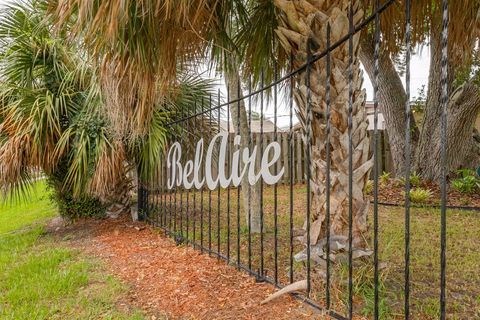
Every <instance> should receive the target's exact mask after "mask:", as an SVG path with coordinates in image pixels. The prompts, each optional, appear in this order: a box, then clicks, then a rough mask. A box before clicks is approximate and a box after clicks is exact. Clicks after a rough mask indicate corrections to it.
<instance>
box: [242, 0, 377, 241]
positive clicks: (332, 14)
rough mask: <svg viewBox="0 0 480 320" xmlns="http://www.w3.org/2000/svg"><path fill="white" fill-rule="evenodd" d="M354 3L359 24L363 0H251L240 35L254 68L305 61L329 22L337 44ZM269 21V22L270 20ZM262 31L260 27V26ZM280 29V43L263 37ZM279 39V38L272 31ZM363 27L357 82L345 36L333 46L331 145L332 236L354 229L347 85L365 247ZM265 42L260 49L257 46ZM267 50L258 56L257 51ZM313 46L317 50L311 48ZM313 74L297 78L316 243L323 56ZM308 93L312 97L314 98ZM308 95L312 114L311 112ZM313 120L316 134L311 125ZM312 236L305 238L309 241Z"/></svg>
mask: <svg viewBox="0 0 480 320" xmlns="http://www.w3.org/2000/svg"><path fill="white" fill-rule="evenodd" d="M350 4H351V5H352V15H353V24H354V25H357V24H358V23H359V21H360V20H361V19H362V18H363V16H364V11H363V10H362V6H361V1H353V3H352V2H351V1H347V0H335V1H307V0H304V1H290V0H273V1H269V0H264V1H260V0H258V1H251V8H252V9H251V13H250V16H251V19H253V20H252V21H250V22H249V26H250V27H247V30H246V31H245V32H244V33H243V34H242V35H241V36H240V42H241V43H242V45H243V46H244V50H245V52H246V57H247V60H248V62H247V65H248V67H247V68H248V69H249V70H251V71H252V72H254V73H256V74H259V73H260V72H261V71H260V70H261V69H264V68H265V67H267V68H268V66H270V69H271V68H272V67H271V66H272V64H273V62H272V59H271V58H270V57H275V58H276V60H277V63H278V61H280V65H282V62H283V66H284V67H285V65H286V64H285V63H284V61H285V60H286V57H288V56H289V55H291V56H292V57H293V61H292V62H293V67H294V68H299V67H301V66H303V65H304V64H305V63H307V58H308V56H309V55H312V54H315V53H317V52H322V51H324V50H326V48H327V28H328V26H331V38H330V43H331V44H333V43H335V42H337V41H339V40H340V39H341V38H342V37H344V36H346V35H347V34H348V32H349V14H350V12H349V11H350ZM265 21H268V23H266V22H265ZM256 30H261V31H260V32H258V33H257V32H256ZM273 33H274V34H275V35H276V43H277V44H276V43H272V41H268V40H267V41H262V40H261V39H262V37H263V38H264V37H265V36H264V35H265V34H272V35H273ZM272 38H273V37H272ZM359 39H360V33H357V34H356V35H354V36H353V39H352V56H351V58H352V61H351V75H352V81H351V88H350V87H349V84H350V82H349V74H350V69H349V68H350V60H349V59H350V55H349V43H348V42H346V43H344V44H342V45H341V46H339V47H338V48H337V49H335V50H334V51H332V52H331V64H330V66H331V70H332V73H331V78H329V80H330V99H331V109H330V119H331V133H330V151H331V167H330V177H331V191H330V194H331V207H330V215H331V219H330V220H331V229H330V231H331V235H332V236H333V235H344V236H346V235H348V230H349V223H348V216H349V214H348V213H349V182H348V178H349V174H350V172H349V157H348V155H349V145H348V137H349V130H348V123H349V121H348V118H349V100H350V96H349V90H350V89H351V92H352V99H351V102H352V129H351V132H352V150H353V153H352V158H353V159H352V160H353V161H352V167H353V168H352V169H353V175H352V179H353V181H352V215H353V244H354V246H364V245H365V241H364V237H363V234H364V232H365V231H366V228H367V224H366V217H367V213H368V204H369V201H368V199H367V197H366V195H364V192H363V190H364V187H365V185H366V183H367V181H368V176H369V173H370V169H371V167H372V159H371V157H370V153H369V142H368V137H367V122H366V114H365V108H364V105H365V92H364V91H363V90H362V82H363V76H362V73H361V70H360V62H359V59H358V53H359ZM259 47H260V48H259ZM257 51H259V52H265V53H266V54H264V55H262V57H258V56H257V54H256V52H257ZM309 51H311V52H309ZM309 74H310V77H309V78H308V79H307V77H306V74H305V73H303V74H301V75H299V76H298V77H296V78H295V87H294V88H293V95H294V100H295V103H296V110H297V115H298V117H299V119H300V122H301V123H302V127H303V129H304V133H305V136H306V137H310V138H311V140H310V144H307V145H309V146H310V155H311V165H310V172H311V179H310V183H311V199H312V207H311V208H312V225H311V233H310V235H311V239H310V243H311V244H315V243H317V241H318V239H319V238H320V237H324V236H325V235H326V225H325V217H326V196H325V193H326V187H325V186H326V180H327V179H326V178H327V177H326V171H327V170H326V148H327V144H326V143H325V141H327V135H326V117H325V114H326V105H327V104H326V83H327V77H328V76H329V75H328V74H327V73H326V64H325V59H322V60H319V61H318V62H317V63H315V64H313V65H312V66H311V68H310V71H309ZM307 87H308V88H310V91H308V90H307ZM309 95H310V97H309ZM308 101H310V102H311V104H310V106H311V111H312V114H311V115H310V119H309V114H308V108H309V106H308ZM308 121H310V122H311V132H308V131H307V128H308V127H309V126H308ZM305 240H306V239H305Z"/></svg>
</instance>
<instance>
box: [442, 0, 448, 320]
mask: <svg viewBox="0 0 480 320" xmlns="http://www.w3.org/2000/svg"><path fill="white" fill-rule="evenodd" d="M442 14H443V15H442V80H441V81H442V82H441V83H442V96H441V103H442V124H441V144H442V149H441V158H442V159H441V163H442V169H441V171H442V172H441V193H442V194H441V197H442V200H441V206H442V209H441V231H440V233H441V235H440V250H441V253H440V319H441V320H445V319H446V307H447V302H446V291H447V275H446V269H447V254H446V252H447V143H448V141H447V129H448V127H447V126H448V123H447V104H448V22H449V17H448V14H449V11H448V1H447V0H443V1H442Z"/></svg>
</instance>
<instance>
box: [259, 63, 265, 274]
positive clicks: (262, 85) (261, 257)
mask: <svg viewBox="0 0 480 320" xmlns="http://www.w3.org/2000/svg"><path fill="white" fill-rule="evenodd" d="M260 77H261V79H260V83H261V88H264V85H265V83H264V81H265V74H264V71H263V70H262V74H261V76H260ZM263 118H264V113H263V90H262V91H261V92H260V151H259V152H260V153H262V152H263V121H264V119H263ZM263 231H264V230H263V179H260V275H261V276H265V273H264V272H265V270H264V257H263V240H264V239H263V238H264V235H263Z"/></svg>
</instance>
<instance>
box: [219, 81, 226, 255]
mask: <svg viewBox="0 0 480 320" xmlns="http://www.w3.org/2000/svg"><path fill="white" fill-rule="evenodd" d="M217 94H218V97H217V106H218V109H217V112H218V114H217V121H218V124H217V125H218V133H220V113H221V112H220V110H221V109H220V89H218V93H217ZM219 150H220V145H219ZM219 155H220V152H219ZM220 166H223V167H224V168H225V163H220V157H218V168H217V174H218V175H219V174H220ZM219 181H220V180H219ZM217 253H218V258H219V259H220V182H219V185H218V190H217Z"/></svg>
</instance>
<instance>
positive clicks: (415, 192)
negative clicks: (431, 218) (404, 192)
mask: <svg viewBox="0 0 480 320" xmlns="http://www.w3.org/2000/svg"><path fill="white" fill-rule="evenodd" d="M432 196H433V193H432V191H431V190H430V189H424V188H415V189H412V190H410V201H412V202H413V203H426V202H427V201H428V200H430V199H431V198H432Z"/></svg>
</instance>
